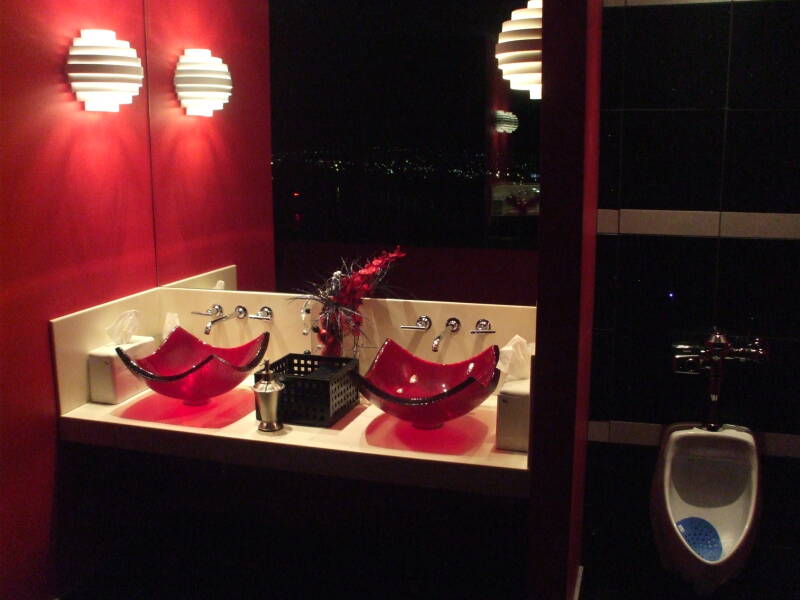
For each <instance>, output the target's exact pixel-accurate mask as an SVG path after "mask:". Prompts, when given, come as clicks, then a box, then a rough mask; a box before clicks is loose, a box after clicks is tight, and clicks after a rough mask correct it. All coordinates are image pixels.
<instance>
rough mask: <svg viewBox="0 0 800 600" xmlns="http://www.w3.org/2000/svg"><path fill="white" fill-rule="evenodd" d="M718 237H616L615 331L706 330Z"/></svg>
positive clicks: (670, 333) (667, 336) (667, 334)
mask: <svg viewBox="0 0 800 600" xmlns="http://www.w3.org/2000/svg"><path fill="white" fill-rule="evenodd" d="M717 244H718V240H716V239H711V238H687V237H662V236H634V235H631V236H622V237H621V238H620V255H619V271H618V278H619V290H618V294H619V299H618V301H617V315H616V324H617V329H618V330H623V331H627V332H631V333H636V334H647V335H649V336H663V338H664V341H665V342H666V348H667V350H668V349H669V346H670V344H671V343H672V342H673V341H674V340H673V338H675V337H677V336H680V335H683V334H684V333H685V332H687V331H689V332H693V331H701V332H702V331H707V330H709V329H710V327H711V325H713V322H712V316H713V294H714V284H715V277H716V260H717Z"/></svg>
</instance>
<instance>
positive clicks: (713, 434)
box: [650, 424, 759, 594]
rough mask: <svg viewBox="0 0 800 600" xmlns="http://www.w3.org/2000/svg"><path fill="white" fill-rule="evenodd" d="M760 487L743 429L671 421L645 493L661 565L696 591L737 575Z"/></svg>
mask: <svg viewBox="0 0 800 600" xmlns="http://www.w3.org/2000/svg"><path fill="white" fill-rule="evenodd" d="M758 488H759V464H758V454H757V451H756V443H755V440H754V438H753V434H752V432H751V431H750V430H749V429H747V428H745V427H738V426H735V425H723V426H722V427H721V428H720V429H719V430H718V431H709V430H707V429H704V428H701V427H699V426H694V425H691V424H683V425H680V424H679V425H673V426H671V427H669V428H668V429H667V430H666V432H665V433H664V436H663V437H662V443H661V452H660V454H659V459H658V466H657V469H656V474H655V477H654V478H653V488H652V493H651V499H650V517H651V520H652V524H653V532H654V535H655V540H656V545H657V547H658V551H659V555H660V557H661V562H662V563H663V564H664V566H665V567H666V568H667V569H670V570H673V571H676V572H677V573H678V574H679V575H681V576H682V577H683V578H684V579H686V580H687V581H689V582H690V583H692V584H693V585H694V588H695V590H696V591H697V592H698V593H701V594H704V593H710V592H712V591H713V590H714V589H716V588H717V587H718V586H719V585H720V584H722V583H724V582H725V581H727V580H728V579H730V578H731V577H732V576H733V575H735V574H736V573H737V572H738V571H739V570H740V569H741V568H742V566H743V565H744V563H745V562H746V560H747V556H748V555H749V553H750V548H751V546H752V542H753V538H754V536H755V529H756V520H757V514H758V500H759V498H758Z"/></svg>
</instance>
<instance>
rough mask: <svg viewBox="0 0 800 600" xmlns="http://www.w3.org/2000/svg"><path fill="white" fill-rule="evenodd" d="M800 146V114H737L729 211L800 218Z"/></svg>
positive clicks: (726, 200)
mask: <svg viewBox="0 0 800 600" xmlns="http://www.w3.org/2000/svg"><path fill="white" fill-rule="evenodd" d="M798 54H800V53H798ZM795 81H797V80H796V79H795ZM797 85H798V87H799V88H800V84H797ZM799 146H800V110H798V111H731V112H730V113H729V114H728V139H727V152H726V160H725V185H724V195H723V200H722V208H723V210H726V211H739V212H794V213H796V212H800V162H798V161H799V159H798V155H797V148H798V147H799Z"/></svg>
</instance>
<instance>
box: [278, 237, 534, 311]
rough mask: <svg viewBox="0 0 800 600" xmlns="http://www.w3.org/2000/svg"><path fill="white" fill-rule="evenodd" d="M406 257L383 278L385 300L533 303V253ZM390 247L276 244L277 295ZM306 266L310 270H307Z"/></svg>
mask: <svg viewBox="0 0 800 600" xmlns="http://www.w3.org/2000/svg"><path fill="white" fill-rule="evenodd" d="M402 249H403V250H404V251H405V252H406V256H405V257H404V258H403V259H402V260H399V261H397V263H396V264H395V265H394V266H392V270H391V272H390V273H389V276H388V277H387V278H386V286H385V287H386V290H387V294H386V295H387V296H390V297H394V298H418V299H420V300H438V301H442V302H476V303H479V304H522V305H529V306H530V305H532V304H536V294H537V281H538V260H537V253H536V251H535V250H505V249H497V248H427V247H419V246H415V247H403V248H402ZM381 250H392V248H391V247H386V246H379V245H375V244H343V243H323V242H319V243H316V244H315V243H311V242H278V244H277V246H276V254H275V260H276V265H277V267H276V270H277V276H278V287H279V289H280V291H282V292H287V293H291V292H298V291H301V290H308V287H309V284H308V280H309V279H313V278H314V277H317V278H319V279H324V278H325V277H327V276H328V275H329V274H330V273H333V272H334V271H335V270H336V269H339V268H340V267H341V265H342V259H344V260H346V261H348V262H349V261H356V260H359V261H360V260H366V259H368V258H372V257H373V256H377V255H378V254H379V253H380V252H381ZM309 264H313V265H314V266H313V269H311V270H309V266H308V265H309Z"/></svg>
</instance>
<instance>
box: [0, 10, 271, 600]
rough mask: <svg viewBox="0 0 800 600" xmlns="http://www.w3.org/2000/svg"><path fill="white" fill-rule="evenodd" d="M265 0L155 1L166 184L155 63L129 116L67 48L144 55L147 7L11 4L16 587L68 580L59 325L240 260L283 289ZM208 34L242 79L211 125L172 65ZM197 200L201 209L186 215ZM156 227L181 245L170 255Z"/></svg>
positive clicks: (6, 410) (7, 48) (9, 326)
mask: <svg viewBox="0 0 800 600" xmlns="http://www.w3.org/2000/svg"><path fill="white" fill-rule="evenodd" d="M255 4H262V3H245V2H239V3H236V4H235V8H230V7H226V6H224V5H222V4H221V3H218V2H211V1H206V2H199V1H188V0H186V1H181V2H177V1H174V2H154V3H152V5H153V6H150V7H149V8H150V9H152V10H153V14H152V16H151V18H150V22H149V24H150V26H151V28H152V30H153V33H152V37H153V42H154V46H153V49H151V50H150V60H151V62H152V65H153V66H152V68H153V71H154V75H155V76H154V78H153V82H154V84H153V89H154V90H155V91H156V94H157V95H156V96H155V97H154V101H155V102H156V104H157V105H156V106H155V107H154V111H153V114H154V119H153V121H154V126H155V129H156V136H155V137H154V144H153V151H154V158H155V159H156V160H155V163H154V164H155V175H156V176H155V178H152V177H151V166H150V160H149V140H148V105H147V85H148V82H149V81H150V74H149V73H147V74H146V78H145V87H143V88H142V90H141V93H140V95H139V96H137V97H136V98H135V99H134V102H133V104H132V105H126V106H122V107H121V109H120V112H119V113H90V112H85V111H84V110H83V109H82V107H81V105H80V104H79V103H78V102H76V100H75V99H74V96H73V95H72V94H71V93H70V91H69V87H68V85H67V83H66V78H65V76H64V60H65V57H66V54H67V49H68V47H69V45H70V43H71V40H72V38H73V37H74V36H76V35H78V31H79V29H81V28H89V27H98V28H107V29H113V30H115V31H116V32H117V36H118V38H120V39H125V40H128V41H129V42H131V44H132V46H133V47H135V48H136V49H137V52H138V53H139V56H143V55H144V50H145V18H144V14H143V3H142V1H141V0H115V1H114V2H101V1H99V0H6V1H5V2H4V3H3V21H2V26H1V27H2V29H1V30H0V48H2V57H1V58H0V60H2V63H3V69H2V75H1V76H0V77H2V79H1V80H0V84H1V85H0V89H2V103H1V104H0V130H2V132H3V143H2V145H1V146H2V148H1V150H0V152H2V154H1V158H2V162H0V165H1V166H0V198H2V235H1V236H0V276H2V293H0V331H2V332H3V339H4V342H5V350H4V351H3V360H2V361H0V474H1V476H2V482H1V483H0V489H2V503H0V536H2V537H1V539H0V548H1V549H2V550H0V597H2V598H15V599H22V598H47V597H52V596H54V595H55V594H56V592H57V590H55V589H53V583H52V577H51V575H52V573H53V569H52V566H53V565H52V564H51V563H52V558H51V556H52V552H53V545H52V531H53V529H54V525H55V523H54V518H53V514H54V512H55V508H56V507H55V501H54V482H55V473H56V462H57V461H56V458H57V431H56V428H57V420H56V396H55V386H54V382H53V379H52V372H53V371H52V362H51V357H50V343H49V342H50V341H49V332H48V320H49V319H52V318H54V317H57V316H60V315H63V314H66V313H69V312H73V311H75V310H79V309H82V308H86V307H88V306H92V305H95V304H99V303H101V302H104V301H107V300H111V299H113V298H117V297H120V296H124V295H127V294H130V293H133V292H136V291H139V290H142V289H147V288H150V287H153V286H155V285H157V284H158V282H159V280H160V281H162V282H163V281H166V280H170V279H176V278H179V277H182V276H184V275H190V274H193V273H195V272H198V271H204V270H207V269H210V268H213V267H215V266H219V265H221V264H228V263H230V262H236V263H237V264H239V265H240V270H241V274H242V277H241V281H242V284H243V285H245V286H247V287H256V286H258V287H262V288H265V289H269V287H270V284H271V282H272V281H273V279H274V272H273V267H272V260H273V258H272V254H273V250H272V228H271V216H272V214H271V194H270V192H269V175H268V173H269V171H268V164H267V162H268V158H267V157H268V156H269V105H268V100H267V99H268V95H267V83H266V82H267V81H268V72H267V67H266V65H267V64H268V61H269V57H268V50H267V48H268V47H267V31H268V28H267V13H266V9H265V8H264V7H259V8H255V7H251V5H255ZM173 26H174V27H176V28H175V29H172V27H173ZM168 28H169V30H170V31H172V32H173V33H171V34H167V33H166V31H167V29H168ZM194 35H196V36H197V38H198V39H195V40H192V44H191V45H193V46H198V45H201V44H204V43H205V44H207V45H208V46H209V47H211V48H212V50H213V51H214V53H215V54H217V55H219V56H221V57H224V59H225V60H226V62H228V64H229V65H230V68H231V71H232V74H233V77H234V86H235V88H234V97H233V98H232V100H231V103H230V105H229V106H227V107H226V109H225V111H224V112H223V114H222V115H218V116H215V117H214V118H213V119H208V120H204V121H203V122H200V120H199V118H187V117H183V116H182V115H180V114H179V111H178V110H177V108H176V103H175V100H174V97H171V95H170V88H169V85H170V83H169V78H170V77H171V75H168V73H167V70H168V69H169V68H171V67H170V66H171V65H174V61H175V59H176V55H175V52H176V50H174V49H172V48H173V47H174V46H176V45H179V44H183V43H184V42H185V43H187V44H188V43H189V42H188V39H189V38H190V37H192V36H194ZM171 36H175V37H174V38H173V37H171ZM237 36H238V37H242V38H246V39H244V40H238V41H237V40H236V39H235V38H237ZM167 49H169V52H170V53H169V55H168V56H162V55H161V53H162V52H167ZM181 50H182V48H181ZM148 66H149V65H148ZM165 105H166V106H167V107H166V108H164V106H165ZM241 180H246V183H244V184H242V183H237V182H240V181H241ZM153 190H155V194H156V203H155V204H156V206H157V208H156V215H155V216H156V220H157V221H158V228H157V231H155V232H154V226H153V222H154V215H153V208H152V207H153V205H154V203H153V201H152V193H153ZM187 212H191V215H192V216H191V219H185V218H184V217H183V215H185V214H186V213H187ZM154 239H157V240H158V242H159V244H162V243H163V245H164V248H163V252H162V248H160V247H159V248H158V259H156V254H157V252H156V245H155V243H154ZM251 257H253V258H251ZM156 265H158V269H157V268H156ZM9 340H13V341H12V342H9Z"/></svg>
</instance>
